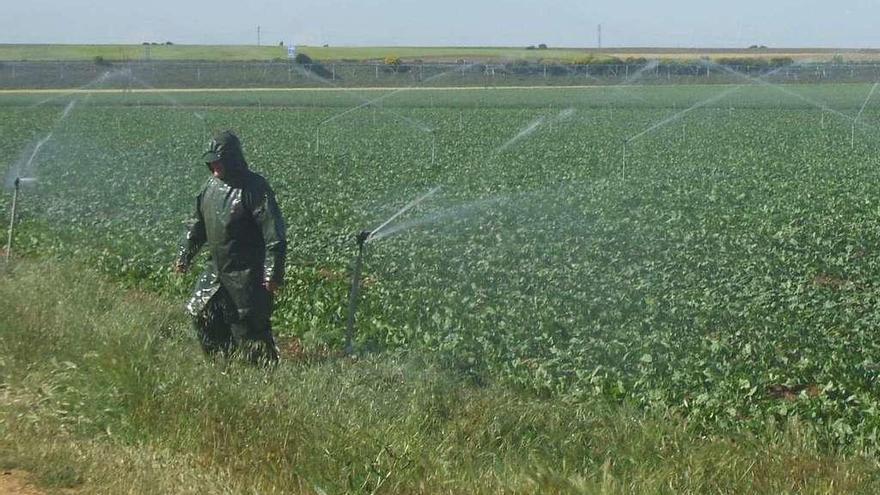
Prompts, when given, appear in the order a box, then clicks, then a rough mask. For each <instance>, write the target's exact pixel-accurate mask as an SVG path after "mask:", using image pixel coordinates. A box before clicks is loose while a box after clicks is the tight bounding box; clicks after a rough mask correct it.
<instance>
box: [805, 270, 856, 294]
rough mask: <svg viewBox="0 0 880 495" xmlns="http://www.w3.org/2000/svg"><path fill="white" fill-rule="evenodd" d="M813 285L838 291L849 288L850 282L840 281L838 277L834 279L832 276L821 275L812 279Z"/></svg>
mask: <svg viewBox="0 0 880 495" xmlns="http://www.w3.org/2000/svg"><path fill="white" fill-rule="evenodd" d="M813 285H815V286H816V287H823V288H826V289H835V290H840V289H844V288H846V287H849V286H850V285H852V282H850V281H849V280H845V279H842V278H840V277H835V276H834V275H828V274H827V273H823V274H821V275H817V276H816V277H814V278H813Z"/></svg>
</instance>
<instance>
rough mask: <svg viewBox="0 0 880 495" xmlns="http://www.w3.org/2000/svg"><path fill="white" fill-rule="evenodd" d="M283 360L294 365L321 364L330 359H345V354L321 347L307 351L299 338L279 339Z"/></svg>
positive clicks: (337, 350) (279, 349)
mask: <svg viewBox="0 0 880 495" xmlns="http://www.w3.org/2000/svg"><path fill="white" fill-rule="evenodd" d="M277 345H278V351H279V353H280V354H281V359H283V360H285V361H288V362H294V363H320V362H324V361H328V360H330V359H339V358H344V357H345V353H344V352H343V351H342V350H339V349H331V348H329V347H326V346H325V347H320V348H316V349H307V348H306V347H305V346H303V344H302V341H301V340H300V339H298V338H297V337H288V338H284V337H282V338H279V339H278V341H277Z"/></svg>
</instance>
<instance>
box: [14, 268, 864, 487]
mask: <svg viewBox="0 0 880 495" xmlns="http://www.w3.org/2000/svg"><path fill="white" fill-rule="evenodd" d="M876 464H877V463H876V460H875V459H870V458H864V457H858V456H850V455H843V454H838V453H834V452H828V451H822V450H821V449H820V448H819V447H817V442H816V439H815V437H814V436H813V435H812V434H811V431H810V428H809V427H808V426H806V425H799V424H789V425H786V426H785V427H784V428H782V429H780V430H774V431H767V432H766V433H765V434H763V435H760V436H746V435H743V436H736V437H706V436H704V435H701V434H700V433H699V432H698V431H695V430H693V429H691V428H690V427H689V426H688V424H687V422H686V421H684V420H681V419H679V418H674V417H664V416H663V415H662V414H650V413H644V412H637V411H633V410H631V409H630V408H628V407H627V406H626V405H621V404H608V403H585V402H573V401H568V400H566V399H565V398H564V397H559V398H553V399H541V398H537V397H534V396H531V395H527V394H523V393H520V392H517V391H515V390H511V389H509V388H506V387H503V386H501V385H497V384H488V385H486V384H483V385H479V386H478V385H475V384H473V383H471V382H469V381H467V380H466V379H464V378H461V377H459V376H457V375H455V374H454V373H451V372H448V371H445V370H443V369H441V368H440V367H438V366H437V365H436V364H434V363H433V361H432V360H431V359H425V358H423V357H415V356H405V355H400V354H395V355H388V354H386V355H381V356H374V357H370V358H367V359H362V360H360V361H349V360H341V359H323V360H319V359H311V360H293V359H288V360H287V361H286V362H285V363H284V364H283V365H282V366H280V367H279V368H278V369H275V370H273V371H266V370H260V369H253V368H249V367H241V366H238V365H236V364H228V363H209V362H206V361H205V360H204V359H203V358H202V356H201V355H200V354H199V351H198V349H197V347H196V345H195V342H194V341H193V339H192V338H191V336H190V334H189V330H188V325H187V322H186V321H185V319H184V318H183V317H182V315H181V311H180V308H179V304H178V303H177V302H169V301H167V300H162V299H160V298H157V297H156V296H154V295H149V294H144V293H140V292H135V291H123V290H121V289H120V288H119V287H118V286H116V285H114V284H111V283H108V282H107V281H106V279H104V278H102V276H100V275H98V274H96V273H95V272H94V271H91V270H86V269H82V268H80V267H77V266H76V265H73V264H71V263H69V262H59V261H53V262H34V261H27V262H21V263H20V264H18V265H17V266H16V267H15V269H14V271H13V272H12V273H11V274H9V275H3V276H2V277H0V467H3V468H6V469H9V468H20V469H26V470H28V471H31V472H33V473H34V474H36V476H37V477H38V479H39V480H40V481H41V483H42V484H43V485H45V486H47V487H48V488H50V489H52V488H55V489H59V488H71V487H72V488H75V492H76V493H508V492H509V493H555V492H563V493H709V492H722V493H756V492H757V493H792V492H802V493H829V492H838V491H839V492H848V493H851V492H864V493H872V492H876V491H877V489H878V488H880V475H878V474H877V473H878V471H877V465H876Z"/></svg>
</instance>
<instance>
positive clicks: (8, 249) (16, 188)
mask: <svg viewBox="0 0 880 495" xmlns="http://www.w3.org/2000/svg"><path fill="white" fill-rule="evenodd" d="M13 184H14V186H13V187H14V190H13V193H12V214H11V215H9V232H8V234H7V236H6V269H7V270H8V269H9V257H10V255H11V254H12V235H13V233H14V232H15V210H16V207H17V206H18V191H19V190H20V189H21V179H20V178H18V177H16V178H15V182H14V183H13Z"/></svg>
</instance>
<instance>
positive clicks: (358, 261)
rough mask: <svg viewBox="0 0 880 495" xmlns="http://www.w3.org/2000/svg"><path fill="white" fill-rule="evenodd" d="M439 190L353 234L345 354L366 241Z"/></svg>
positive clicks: (351, 339)
mask: <svg viewBox="0 0 880 495" xmlns="http://www.w3.org/2000/svg"><path fill="white" fill-rule="evenodd" d="M439 190H440V186H437V187H435V188H433V189H431V190H430V191H428V192H426V193H425V194H422V195H421V196H419V197H418V198H416V199H414V200H412V201H410V202H409V203H407V204H406V206H404V207H403V208H401V209H400V210H398V211H397V213H395V214H394V215H391V217H390V218H389V219H388V220H385V221H384V222H382V224H381V225H379V226H378V227H376V228H375V229H373V230H362V231H360V232H359V233H358V234H357V235H356V236H355V242H356V243H357V247H358V253H357V257H356V258H355V260H354V268H353V270H352V272H351V289H350V290H349V292H348V318H347V319H346V325H345V353H346V354H347V355H351V354H352V353H354V323H355V314H356V313H357V304H358V295H359V294H360V291H361V271H362V269H363V266H364V255H365V253H366V251H367V243H368V242H370V241H371V240H372V239H374V238H376V237H375V236H376V234H378V233H380V232H381V231H382V229H384V228H385V227H387V226H388V225H389V224H390V223H391V222H393V221H394V220H396V219H397V218H398V217H400V216H401V215H403V214H404V213H406V212H407V211H409V210H410V209H412V208H414V207H415V206H416V205H418V204H419V203H421V202H422V201H424V200H426V199H428V198H429V197H431V196H433V195H434V194H435V193H436V192H437V191H439Z"/></svg>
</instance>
